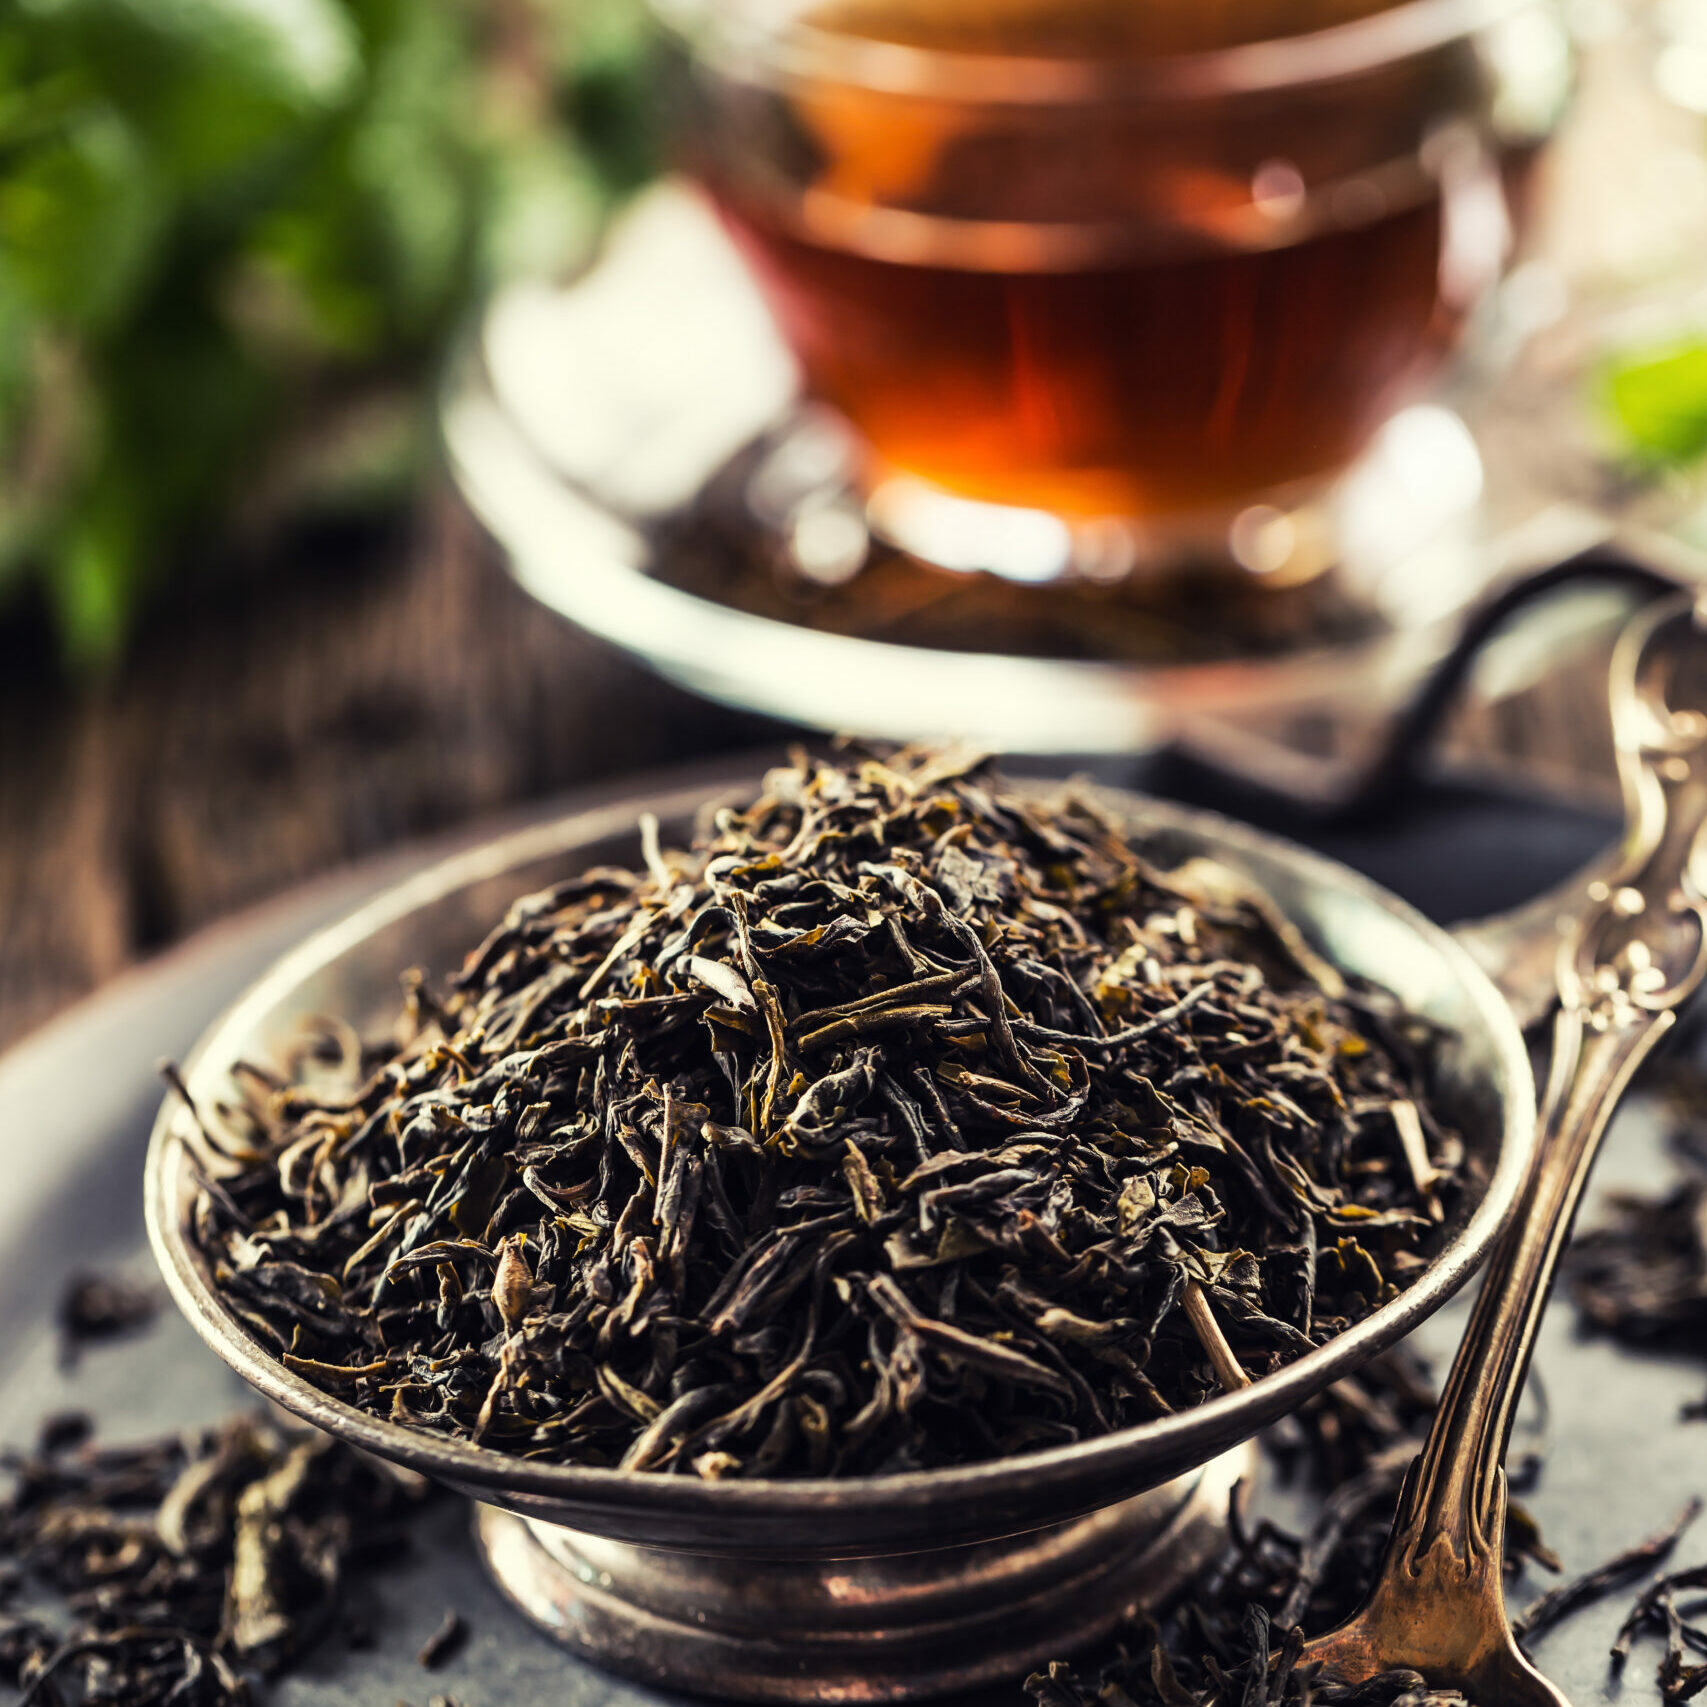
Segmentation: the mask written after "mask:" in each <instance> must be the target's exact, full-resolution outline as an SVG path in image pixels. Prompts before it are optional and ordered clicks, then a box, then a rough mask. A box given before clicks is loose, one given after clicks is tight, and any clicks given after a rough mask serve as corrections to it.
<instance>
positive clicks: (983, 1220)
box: [193, 750, 1466, 1478]
mask: <svg viewBox="0 0 1707 1707" xmlns="http://www.w3.org/2000/svg"><path fill="white" fill-rule="evenodd" d="M643 839H644V852H645V869H644V870H643V871H640V872H631V871H626V870H618V869H612V868H601V869H596V870H591V871H587V872H584V873H582V874H581V875H579V876H577V877H574V878H572V879H570V880H569V881H567V882H564V883H561V884H559V885H557V886H556V887H555V888H553V889H550V890H548V891H545V892H544V893H541V894H536V895H531V896H528V897H526V898H525V899H523V900H520V901H518V902H517V903H516V904H515V905H514V906H513V907H512V908H511V909H510V912H509V914H508V916H507V917H506V918H505V919H504V921H503V922H502V924H500V925H499V926H498V928H497V929H495V930H494V931H493V932H492V933H491V935H490V936H489V937H488V938H487V940H486V941H485V942H484V943H482V944H481V945H480V946H479V947H478V948H476V949H475V950H474V952H473V953H472V954H471V955H470V956H469V958H468V960H467V962H466V964H465V965H464V967H463V969H462V971H461V972H460V974H459V975H458V976H457V977H456V978H455V979H454V980H453V981H452V983H451V986H450V988H449V990H448V993H446V994H445V995H444V996H443V997H442V999H441V998H439V997H436V996H435V995H433V994H432V993H431V992H430V991H429V990H428V989H427V988H426V987H425V986H424V985H423V984H422V983H421V982H420V981H419V980H416V981H415V982H414V983H412V984H411V985H410V986H409V990H408V996H407V1001H406V1011H405V1014H404V1017H403V1020H402V1022H401V1023H400V1026H399V1030H398V1033H397V1035H396V1037H395V1038H394V1039H392V1040H389V1041H387V1042H386V1043H385V1044H384V1045H383V1046H382V1047H378V1048H374V1047H372V1046H364V1045H362V1044H361V1043H359V1042H358V1041H357V1040H356V1039H355V1038H354V1037H353V1036H352V1035H351V1034H350V1033H349V1031H348V1028H347V1027H338V1026H333V1025H328V1026H327V1028H326V1029H325V1031H324V1033H323V1034H322V1035H320V1036H319V1037H318V1038H314V1039H310V1040H309V1041H308V1042H307V1043H306V1044H305V1045H304V1048H303V1051H302V1054H301V1057H300V1059H299V1060H298V1061H296V1062H295V1063H293V1064H292V1065H291V1066H290V1068H289V1069H288V1071H287V1072H285V1073H284V1074H283V1075H273V1074H270V1073H266V1072H263V1071H261V1070H259V1069H256V1070H253V1071H250V1072H248V1073H247V1074H246V1076H245V1077H244V1079H243V1084H244V1088H245V1094H244V1098H243V1102H242V1106H233V1107H228V1108H224V1109H221V1110H212V1109H209V1110H203V1111H201V1116H200V1120H201V1125H202V1127H203V1132H204V1137H203V1140H202V1141H201V1149H202V1153H201V1156H200V1161H199V1165H200V1167H201V1169H202V1170H203V1175H204V1188H203V1189H202V1191H201V1192H200V1195H199V1199H198V1202H197V1205H196V1210H195V1216H194V1228H193V1231H194V1237H195V1238H196V1240H197V1241H198V1243H199V1245H200V1247H201V1249H202V1251H203V1252H204V1253H205V1255H206V1256H207V1258H208V1260H209V1263H210V1267H211V1270H212V1272H213V1275H214V1279H215V1283H216V1285H217V1287H218V1288H219V1290H220V1291H221V1292H222V1294H223V1295H224V1297H225V1298H226V1299H227V1301H228V1302H229V1304H230V1306H231V1308H232V1309H233V1311H234V1312H236V1314H237V1315H238V1316H239V1317H240V1318H241V1320H242V1321H243V1322H244V1323H245V1324H246V1325H247V1326H248V1328H249V1330H250V1332H251V1333H252V1334H253V1335H254V1336H255V1337H256V1339H257V1340H258V1341H260V1342H261V1343H262V1344H263V1345H265V1346H266V1347H267V1348H269V1349H270V1350H271V1351H272V1353H273V1354H274V1355H275V1356H277V1357H279V1358H281V1359H282V1360H283V1361H284V1362H285V1363H286V1364H287V1365H288V1366H289V1367H290V1368H292V1369H294V1370H296V1371H298V1372H299V1373H301V1374H302V1375H304V1376H305V1377H307V1378H308V1379H309V1380H310V1381H312V1382H314V1383H315V1384H316V1385H317V1386H319V1387H321V1388H323V1389H325V1390H326V1391H328V1392H331V1393H334V1394H336V1395H338V1396H339V1397H340V1398H343V1399H346V1400H348V1401H350V1402H351V1403H353V1404H356V1405H358V1406H360V1407H362V1408H364V1409H366V1410H368V1411H370V1412H372V1413H374V1414H375V1415H378V1416H381V1417H386V1418H390V1419H392V1420H394V1421H396V1422H398V1423H402V1424H405V1425H408V1426H410V1427H413V1428H417V1429H423V1430H430V1431H433V1432H436V1433H440V1434H443V1435H446V1436H450V1437H454V1438H457V1439H462V1440H476V1441H480V1442H483V1443H485V1444H487V1445H489V1446H493V1447H497V1448H500V1449H502V1450H504V1451H507V1452H511V1453H515V1454H519V1455H523V1456H527V1457H530V1458H535V1459H541V1460H547V1461H558V1462H576V1463H582V1464H592V1465H608V1466H620V1467H622V1468H624V1469H627V1470H635V1471H640V1470H645V1471H659V1472H667V1473H676V1474H697V1475H699V1476H703V1477H710V1478H716V1477H733V1476H797V1475H849V1474H865V1473H878V1472H885V1471H897V1470H907V1469H915V1468H920V1467H929V1466H937V1465H948V1464H958V1463H964V1462H968V1461H971V1460H978V1459H988V1458H991V1457H994V1456H997V1455H1002V1454H1008V1453H1014V1452H1020V1451H1024V1450H1026V1449H1028V1448H1034V1447H1043V1446H1053V1445H1059V1444H1062V1443H1066V1442H1071V1441H1076V1440H1082V1439H1085V1438H1087V1437H1090V1436H1095V1435H1100V1434H1103V1433H1106V1432H1107V1431H1109V1430H1112V1429H1116V1428H1120V1427H1123V1426H1126V1425H1129V1424H1133V1423H1137V1422H1141V1421H1144V1420H1146V1419H1149V1418H1152V1417H1156V1416H1161V1415H1164V1414H1166V1413H1168V1412H1170V1411H1177V1410H1181V1409H1184V1408H1187V1407H1190V1406H1194V1405H1197V1404H1200V1403H1201V1402H1203V1401H1204V1400H1205V1399H1207V1398H1209V1397H1211V1396H1213V1395H1214V1394H1216V1393H1217V1392H1219V1391H1221V1390H1222V1389H1223V1388H1224V1387H1228V1386H1234V1385H1238V1384H1241V1383H1242V1382H1243V1381H1244V1380H1245V1379H1247V1378H1248V1377H1255V1376H1260V1375H1262V1374H1264V1373H1267V1372H1269V1371H1271V1370H1273V1369H1275V1368H1277V1367H1279V1366H1280V1365H1282V1364H1284V1363H1286V1362H1288V1361H1289V1360H1291V1359H1293V1358H1296V1357H1297V1356H1299V1355H1300V1354H1301V1353H1303V1352H1305V1351H1307V1350H1309V1349H1310V1348H1311V1347H1313V1346H1317V1345H1320V1344H1322V1343H1323V1342H1325V1341H1326V1340H1328V1339H1330V1338H1332V1337H1333V1336H1334V1335H1336V1334H1338V1333H1340V1332H1341V1331H1342V1330H1344V1329H1345V1328H1346V1327H1347V1326H1348V1325H1349V1324H1351V1323H1353V1322H1356V1321H1357V1320H1359V1319H1360V1318H1362V1317H1364V1316H1366V1315H1367V1314H1368V1313H1369V1312H1370V1311H1371V1310H1372V1309H1374V1308H1375V1307H1376V1306H1377V1305H1378V1304H1380V1303H1381V1302H1383V1301H1384V1300H1385V1299H1387V1298H1388V1297H1390V1296H1392V1294H1393V1292H1394V1291H1395V1289H1397V1288H1399V1287H1402V1286H1404V1285H1405V1284H1406V1283H1407V1282H1408V1281H1410V1280H1411V1279H1412V1278H1413V1277H1414V1276H1415V1275H1416V1274H1417V1273H1418V1272H1419V1271H1420V1270H1421V1268H1422V1267H1423V1266H1424V1264H1425V1263H1426V1261H1427V1258H1428V1255H1429V1253H1430V1252H1431V1250H1432V1249H1433V1248H1434V1247H1435V1245H1436V1243H1437V1242H1438V1239H1439V1236H1440V1227H1441V1225H1442V1222H1443V1220H1444V1218H1445V1217H1446V1216H1448V1215H1449V1214H1450V1212H1451V1210H1452V1207H1453V1204H1454V1202H1455V1201H1456V1198H1457V1195H1458V1193H1459V1192H1460V1190H1461V1188H1462V1185H1463V1182H1464V1175H1465V1167H1466V1164H1465V1158H1464V1147H1463V1145H1462V1142H1461V1141H1460V1139H1459V1138H1458V1136H1457V1135H1456V1134H1455V1133H1454V1132H1452V1131H1451V1130H1449V1129H1447V1128H1446V1127H1445V1126H1443V1125H1442V1124H1441V1123H1440V1122H1439V1121H1438V1120H1437V1118H1436V1116H1435V1114H1434V1113H1433V1112H1432V1111H1431V1109H1430V1104H1429V1094H1428V1093H1429V1072H1430V1055H1431V1048H1432V1040H1431V1038H1430V1036H1429V1034H1428V1033H1427V1031H1426V1029H1425V1028H1424V1027H1423V1026H1422V1025H1420V1024H1419V1023H1418V1022H1416V1021H1415V1020H1413V1019H1411V1018H1408V1017H1407V1016H1406V1015H1405V1014H1404V1013H1403V1012H1401V1011H1400V1009H1399V1007H1398V1004H1397V1003H1396V1002H1395V1000H1394V999H1393V998H1392V997H1391V996H1390V995H1389V994H1387V993H1386V992H1384V991H1382V990H1380V989H1377V988H1372V987H1370V986H1368V985H1366V984H1363V983H1360V982H1358V981H1356V980H1353V979H1348V978H1346V977H1343V976H1342V975H1341V974H1340V973H1339V972H1338V971H1336V970H1335V969H1334V968H1333V967H1331V966H1329V965H1327V964H1325V963H1324V962H1323V961H1322V959H1321V958H1320V956H1319V955H1317V954H1316V953H1315V952H1313V951H1312V949H1311V948H1310V947H1309V946H1308V944H1307V943H1305V941H1304V940H1303V939H1302V937H1301V936H1300V935H1299V933H1298V932H1297V930H1296V929H1295V928H1294V927H1293V926H1292V925H1291V924H1290V923H1289V922H1288V921H1286V920H1285V919H1284V918H1283V917H1282V915H1281V914H1280V913H1279V911H1278V910H1277V908H1276V907H1275V906H1274V905H1273V904H1272V903H1271V902H1270V901H1269V900H1268V899H1267V898H1266V897H1264V896H1263V895H1261V894H1260V893H1258V892H1256V891H1255V890H1254V889H1253V887H1252V886H1251V884H1250V883H1249V882H1248V881H1247V880H1244V879H1241V878H1240V877H1238V876H1237V875H1235V874H1234V873H1233V872H1231V871H1230V870H1227V869H1225V868H1222V867H1220V866H1218V865H1215V864H1212V863H1210V862H1207V861H1204V860H1195V861H1191V862H1189V863H1187V864H1186V865H1184V866H1182V867H1181V868H1180V869H1178V870H1174V871H1167V872H1164V871H1161V870H1158V869H1155V868H1153V867H1152V866H1151V865H1149V864H1147V863H1146V862H1145V860H1144V859H1142V858H1141V857H1139V856H1138V855H1137V854H1136V853H1135V852H1134V851H1133V850H1132V848H1131V847H1130V846H1129V845H1128V841H1127V838H1126V835H1125V833H1124V831H1123V828H1122V826H1121V825H1119V824H1118V823H1117V822H1115V821H1114V820H1113V819H1112V818H1111V817H1110V816H1109V815H1108V813H1107V810H1106V809H1105V807H1104V806H1100V805H1099V804H1098V802H1097V798H1096V797H1095V796H1093V795H1091V794H1089V793H1088V792H1085V791H1066V792H1064V793H1062V794H1061V795H1060V796H1059V798H1058V799H1056V800H1054V801H1053V802H1052V803H1050V802H1046V801H1045V800H1044V799H1043V797H1042V796H1041V795H1040V794H1038V793H1036V792H1029V793H1022V792H1020V791H1017V790H1014V789H1012V788H1010V787H1008V786H1007V785H1005V784H1004V783H1003V782H1002V781H1001V780H1000V779H999V778H998V777H996V776H995V775H994V774H993V773H992V772H991V771H990V770H989V769H988V767H986V766H984V765H982V764H979V763H976V762H971V761H962V760H958V759H956V758H954V757H953V756H947V755H942V754H935V753H930V752H924V751H916V750H910V751H908V752H905V753H901V754H897V755H892V756H890V757H889V758H887V759H879V758H875V757H869V756H859V755H848V756H843V757H841V758H839V759H835V760H826V761H808V760H806V759H804V758H802V759H801V760H799V761H798V762H797V763H796V765H795V766H794V767H793V768H785V769H780V770H778V771H775V772H773V773H772V774H771V775H769V776H768V777H767V778H766V779H765V781H764V784H763V787H762V790H761V792H760V794H759V797H758V798H757V800H756V801H755V802H754V803H753V804H752V805H751V806H750V807H747V808H746V809H744V810H736V809H732V808H731V809H724V810H721V811H719V812H717V813H716V814H715V816H714V817H713V818H712V820H711V821H710V822H709V823H708V824H707V825H706V826H705V827H704V829H703V831H702V834H701V836H700V837H699V839H698V841H697V842H696V846H695V851H693V852H692V853H666V852H664V851H663V850H662V849H661V848H660V846H659V842H658V836H657V831H656V826H652V825H648V826H646V833H645V835H644V838H643Z"/></svg>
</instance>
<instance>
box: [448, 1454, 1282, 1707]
mask: <svg viewBox="0 0 1707 1707" xmlns="http://www.w3.org/2000/svg"><path fill="white" fill-rule="evenodd" d="M1252 1461H1253V1452H1252V1448H1251V1447H1250V1446H1249V1445H1246V1446H1241V1447H1238V1448H1236V1449H1234V1450H1233V1451H1231V1452H1227V1453H1224V1454H1223V1455H1222V1456H1221V1457H1219V1458H1216V1459H1213V1460H1212V1461H1211V1462H1210V1463H1208V1464H1207V1465H1204V1466H1203V1467H1202V1468H1200V1469H1197V1470H1193V1471H1191V1472H1190V1473H1189V1474H1187V1475H1185V1476H1181V1477H1179V1478H1177V1479H1176V1480H1174V1481H1172V1482H1167V1483H1164V1484H1163V1485H1162V1486H1161V1487H1159V1488H1152V1489H1149V1490H1148V1491H1146V1492H1144V1493H1141V1494H1138V1495H1136V1496H1135V1497H1133V1498H1132V1499H1128V1500H1123V1501H1121V1502H1120V1503H1119V1504H1117V1505H1112V1506H1106V1507H1104V1508H1103V1509H1102V1510H1100V1511H1095V1512H1092V1513H1091V1514H1090V1515H1089V1516H1087V1517H1081V1518H1076V1519H1073V1520H1072V1521H1070V1522H1067V1523H1062V1524H1056V1525H1054V1526H1052V1527H1050V1528H1047V1529H1042V1530H1037V1531H1035V1532H1033V1533H1031V1534H1028V1535H1019V1536H1011V1537H1008V1538H1006V1539H1003V1540H998V1541H982V1542H977V1543H974V1544H970V1545H958V1546H950V1547H942V1548H937V1549H932V1550H928V1551H921V1552H913V1553H894V1554H874V1555H870V1556H866V1557H862V1558H819V1559H804V1558H800V1557H792V1558H750V1557H745V1556H742V1555H738V1554H732V1553H731V1554H713V1553H692V1552H686V1551H678V1550H676V1549H673V1548H662V1547H642V1546H634V1545H630V1544H628V1543H624V1542H616V1541H607V1540H604V1539H602V1538H600V1537H598V1536H594V1535H587V1534H583V1533H581V1532H580V1531H577V1530H572V1529H565V1528H562V1527H559V1526H557V1525H554V1524H548V1523H542V1522H540V1521H538V1520H537V1519H531V1518H524V1517H520V1516H517V1515H515V1514H514V1513H512V1512H507V1511H501V1510H499V1509H498V1508H497V1507H495V1506H487V1505H482V1506H479V1507H477V1510H476V1519H475V1527H476V1534H477V1537H478V1540H479V1545H480V1549H481V1552H482V1553H483V1555H484V1557H485V1560H486V1564H487V1567H488V1568H489V1569H490V1571H491V1573H492V1575H493V1577H494V1578H495V1579H496V1580H497V1582H498V1585H499V1587H500V1588H502V1589H503V1591H504V1593H505V1594H506V1595H508V1596H509V1598H510V1599H511V1600H512V1601H513V1602H514V1603H515V1604H516V1605H517V1606H518V1607H520V1608H521V1610H522V1611H523V1612H524V1613H525V1614H526V1615H527V1616H528V1617H529V1618H530V1619H532V1620H533V1622H534V1623H535V1624H537V1625H539V1626H540V1628H542V1629H543V1630H545V1631H546V1632H547V1633H548V1634H550V1635H551V1636H553V1637H555V1638H556V1639H557V1640H558V1641H560V1642H562V1643H563V1644H564V1645H565V1646H567V1647H569V1648H571V1649H573V1650H574V1651H575V1652H576V1653H578V1654H580V1655H582V1656H583V1657H584V1658H586V1659H588V1660H590V1661H591V1662H592V1663H593V1664H595V1665H598V1666H601V1667H603V1668H604V1669H606V1670H608V1671H612V1672H617V1673H619V1674H621V1675H622V1676H624V1677H629V1678H634V1679H637V1680H639V1681H643V1682H646V1683H651V1684H656V1685H659V1686H661V1687H663V1688H667V1689H679V1690H685V1691H688V1692H691V1693H694V1694H699V1695H716V1696H724V1697H730V1698H735V1699H740V1700H747V1701H769V1702H803V1701H813V1702H840V1701H848V1702H852V1701H913V1700H919V1699H923V1698H925V1697H929V1696H936V1695H947V1694H951V1693H953V1692H955V1691H957V1690H964V1689H969V1688H972V1687H974V1686H976V1685H980V1684H987V1683H995V1682H1000V1681H1004V1680H1005V1681H1009V1682H1012V1681H1014V1680H1017V1679H1018V1678H1020V1677H1023V1676H1024V1675H1025V1673H1026V1672H1027V1671H1028V1670H1031V1669H1033V1668H1034V1667H1036V1666H1038V1665H1040V1664H1042V1663H1044V1662H1045V1661H1047V1660H1049V1659H1053V1658H1059V1657H1061V1656H1063V1655H1066V1654H1070V1653H1072V1652H1074V1651H1075V1650H1076V1649H1078V1648H1081V1647H1083V1646H1084V1645H1085V1644H1086V1643H1088V1642H1091V1641H1093V1640H1095V1639H1096V1638H1097V1637H1098V1636H1100V1635H1103V1634H1105V1633H1106V1632H1107V1631H1108V1630H1110V1629H1111V1628H1112V1627H1113V1626H1114V1624H1115V1623H1116V1622H1117V1621H1118V1619H1119V1618H1120V1617H1121V1615H1122V1614H1123V1613H1124V1612H1126V1611H1127V1610H1128V1609H1130V1608H1132V1607H1133V1606H1135V1605H1145V1604H1154V1603H1156V1602H1157V1601H1159V1600H1161V1599H1162V1598H1164V1597H1165V1596H1166V1594H1167V1593H1168V1591H1169V1590H1170V1589H1171V1588H1173V1587H1175V1586H1176V1585H1177V1584H1179V1583H1180V1582H1181V1581H1182V1580H1183V1579H1184V1578H1185V1577H1187V1576H1189V1575H1190V1574H1191V1573H1192V1572H1193V1571H1195V1570H1196V1569H1198V1567H1199V1566H1201V1565H1202V1564H1203V1563H1205V1562H1206V1561H1207V1560H1208V1558H1209V1557H1210V1556H1211V1555H1212V1554H1213V1552H1214V1551H1215V1549H1216V1548H1217V1546H1218V1545H1219V1543H1220V1540H1221V1537H1222V1536H1223V1535H1224V1534H1225V1532H1226V1524H1227V1506H1228V1499H1229V1497H1230V1495H1231V1492H1232V1488H1233V1485H1234V1483H1236V1482H1237V1481H1238V1480H1239V1479H1240V1477H1241V1476H1245V1475H1248V1474H1249V1472H1250V1469H1251V1465H1252Z"/></svg>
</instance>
